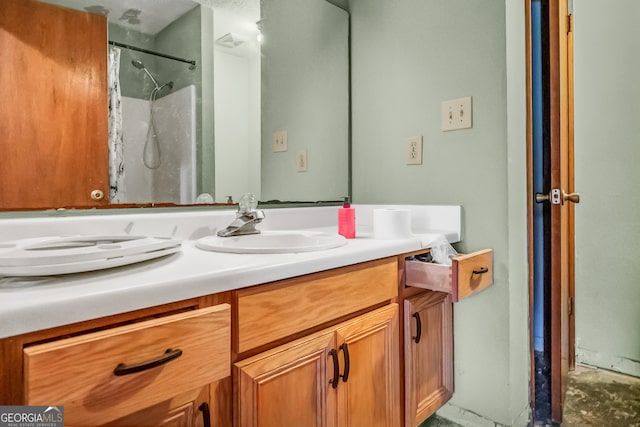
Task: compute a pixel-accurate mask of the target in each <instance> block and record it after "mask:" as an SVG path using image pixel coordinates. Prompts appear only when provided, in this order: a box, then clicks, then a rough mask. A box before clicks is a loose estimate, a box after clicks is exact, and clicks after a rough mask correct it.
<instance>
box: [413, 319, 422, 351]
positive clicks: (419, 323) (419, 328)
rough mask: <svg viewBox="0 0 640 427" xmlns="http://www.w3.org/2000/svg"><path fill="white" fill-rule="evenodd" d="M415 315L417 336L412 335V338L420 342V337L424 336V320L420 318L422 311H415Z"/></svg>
mask: <svg viewBox="0 0 640 427" xmlns="http://www.w3.org/2000/svg"><path fill="white" fill-rule="evenodd" d="M413 317H415V318H416V336H415V337H411V339H413V340H414V341H415V342H416V344H418V343H419V342H420V338H422V320H420V313H418V312H415V313H413Z"/></svg>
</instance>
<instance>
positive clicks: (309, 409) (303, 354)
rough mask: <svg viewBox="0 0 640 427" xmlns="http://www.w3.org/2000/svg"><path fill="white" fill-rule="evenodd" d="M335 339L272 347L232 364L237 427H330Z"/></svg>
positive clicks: (322, 337)
mask: <svg viewBox="0 0 640 427" xmlns="http://www.w3.org/2000/svg"><path fill="white" fill-rule="evenodd" d="M332 349H335V334H334V333H328V334H323V335H320V336H314V337H311V338H309V339H308V340H306V341H304V340H303V342H302V343H300V341H296V342H294V343H291V344H288V345H284V346H281V347H278V348H277V349H275V350H273V351H268V352H265V353H261V354H259V355H257V356H255V357H252V358H249V359H246V360H243V361H241V362H238V363H236V365H235V378H236V380H235V381H236V390H235V396H236V405H235V410H236V413H235V414H234V416H235V417H236V422H235V423H234V424H235V425H237V426H240V427H249V426H255V427H282V426H309V427H312V426H317V427H332V426H335V425H336V416H335V414H336V393H335V390H334V389H333V388H332V386H331V384H330V381H331V380H332V379H333V372H334V364H333V363H334V360H335V359H334V357H333V356H331V355H330V351H331V350H332Z"/></svg>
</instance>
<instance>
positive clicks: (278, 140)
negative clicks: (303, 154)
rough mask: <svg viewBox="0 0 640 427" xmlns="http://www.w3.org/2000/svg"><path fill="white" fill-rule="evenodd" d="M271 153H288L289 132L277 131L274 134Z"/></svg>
mask: <svg viewBox="0 0 640 427" xmlns="http://www.w3.org/2000/svg"><path fill="white" fill-rule="evenodd" d="M271 151H273V152H274V153H279V152H281V151H287V131H286V130H277V131H275V132H274V133H273V139H272V141H271Z"/></svg>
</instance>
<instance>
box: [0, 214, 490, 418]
mask: <svg viewBox="0 0 640 427" xmlns="http://www.w3.org/2000/svg"><path fill="white" fill-rule="evenodd" d="M456 208H458V212H459V207H456ZM314 209H318V211H317V212H316V213H314V214H312V215H311V216H313V218H307V219H306V220H307V221H309V222H308V223H306V224H302V223H298V224H297V225H299V226H300V228H305V227H306V228H310V226H311V225H313V226H315V227H316V228H318V227H319V228H321V227H333V226H334V225H332V222H333V223H335V208H314ZM367 209H368V208H365V207H361V209H360V212H361V216H360V218H361V219H360V221H362V223H361V224H359V225H360V229H362V230H366V229H367V224H366V221H367V215H368V214H367ZM296 211H298V212H296ZM307 212H310V211H309V210H305V213H307ZM414 213H415V215H416V216H417V217H420V216H421V215H425V213H424V212H421V211H420V209H417V210H416V211H415V212H414ZM296 214H299V210H295V209H288V210H287V209H284V210H279V212H278V213H277V214H276V213H274V215H273V216H272V218H271V219H272V222H271V223H268V222H266V223H265V228H272V229H277V228H278V224H280V223H288V224H291V221H289V219H290V218H287V216H288V215H290V216H291V217H294V216H295V215H296ZM228 215H229V214H228V213H224V214H220V215H219V216H220V218H214V219H212V218H211V217H210V216H207V215H204V214H203V215H202V218H200V217H199V216H198V215H192V216H190V217H189V218H187V220H186V222H185V223H189V224H191V225H190V228H189V231H188V233H187V232H185V233H186V234H185V236H180V233H181V231H178V232H177V233H175V230H176V228H177V229H178V230H180V227H181V225H180V224H178V225H176V224H175V223H172V224H173V227H174V228H173V230H174V237H175V236H176V234H177V237H184V238H185V240H184V241H183V250H182V252H181V253H180V254H174V255H170V256H168V257H166V259H159V260H155V261H147V262H145V263H143V264H138V265H136V266H130V267H120V268H118V269H113V270H110V271H105V272H101V273H83V274H76V275H71V276H69V277H64V278H55V279H53V280H52V281H49V282H47V281H46V280H45V281H44V282H42V283H38V284H35V285H33V286H30V287H25V288H20V287H18V286H17V285H16V287H14V288H8V287H6V286H5V287H4V288H0V293H2V294H4V296H7V297H10V298H3V301H5V302H3V303H1V306H0V308H1V310H0V317H2V319H0V320H2V321H3V323H2V324H3V329H2V331H1V332H2V337H3V338H2V339H0V353H1V354H2V361H3V363H2V367H1V368H0V384H2V385H3V386H2V389H1V390H0V403H1V404H3V405H9V404H15V405H18V404H28V405H59V406H64V412H65V425H74V426H98V425H110V426H142V425H153V426H160V425H162V426H232V425H233V426H254V425H256V426H257V425H266V426H281V425H291V423H290V422H291V420H295V422H296V424H297V425H304V426H311V425H317V426H323V425H342V426H349V425H354V422H356V420H357V423H356V424H357V425H379V426H389V427H392V426H393V427H395V426H400V425H405V426H415V425H417V424H419V423H420V422H421V421H422V420H424V419H425V418H426V417H428V416H429V415H431V414H432V413H433V412H435V411H436V410H437V409H438V408H439V407H440V406H442V405H443V404H444V403H445V402H446V401H447V400H449V399H450V398H451V396H452V394H453V329H452V326H453V325H452V320H453V319H452V314H453V301H454V300H458V299H462V298H464V297H467V296H470V295H473V294H474V293H476V292H478V291H480V290H482V289H484V288H485V287H487V286H489V285H490V284H491V283H492V281H493V279H492V254H491V251H486V250H485V251H480V252H478V253H474V254H469V255H461V256H460V257H458V258H457V260H455V261H454V263H453V265H452V266H451V267H443V268H442V269H441V270H443V271H440V270H438V273H433V272H431V269H432V268H433V267H434V266H433V265H427V264H425V263H422V262H420V261H417V260H416V259H415V255H420V254H424V253H426V252H428V251H429V248H428V245H427V244H425V241H426V240H428V239H429V238H430V237H425V236H427V234H425V231H427V230H426V229H425V228H424V227H427V226H429V227H430V228H429V230H436V229H438V230H439V231H442V230H449V232H451V229H449V228H447V227H446V226H445V227H440V228H438V227H437V226H436V225H435V224H437V221H435V220H433V218H432V219H431V220H429V221H426V222H425V223H424V224H419V223H416V221H414V226H415V228H417V229H418V230H419V231H421V232H422V237H416V238H412V239H402V240H386V241H383V240H377V239H372V238H370V237H369V236H368V234H367V232H366V231H364V232H362V233H361V234H360V237H358V238H357V239H354V240H350V241H349V242H348V244H347V245H345V246H343V247H340V248H335V249H330V250H326V251H318V252H313V253H297V254H269V255H247V254H222V253H212V252H205V251H201V250H199V249H197V248H196V247H195V245H194V243H193V239H194V238H195V237H198V236H201V235H203V233H210V232H211V231H212V229H215V228H217V227H219V226H220V225H221V224H225V223H228ZM268 217H269V215H268ZM447 218H449V219H446V220H445V222H446V221H448V220H450V216H449V215H448V214H447ZM174 219H175V218H174ZM172 220H173V219H172ZM94 221H95V220H94ZM110 221H111V223H110ZM128 221H129V218H120V219H112V218H110V219H108V220H107V219H106V218H104V219H103V222H102V226H103V227H106V228H107V229H109V230H110V231H112V232H115V231H116V230H117V229H119V228H121V227H122V226H123V225H125V226H127V224H129V223H128ZM149 221H151V223H149ZM149 221H146V219H143V220H142V221H135V224H134V225H133V228H136V227H138V226H140V227H154V226H158V225H159V224H160V222H158V223H157V224H155V225H154V224H152V223H153V221H160V220H159V219H158V218H154V219H153V220H152V219H149ZM200 221H205V222H203V223H202V224H204V223H206V224H209V228H207V227H206V226H201V225H202V224H200ZM44 222H46V221H44V220H43V225H42V226H43V227H44V226H45V225H44ZM454 222H455V220H454ZM63 223H64V221H60V224H58V225H59V228H58V229H59V230H60V232H64V231H65V230H64V228H65V225H64V224H63ZM77 223H78V222H77V221H76V224H77ZM140 224H145V225H144V226H143V225H140ZM212 224H213V225H212ZM69 226H70V225H69ZM76 227H77V225H76ZM421 227H422V229H421V230H420V228H421ZM29 228H30V229H31V230H33V231H32V232H33V233H37V230H38V225H37V224H33V223H32V224H31V226H30V227H29ZM80 228H82V226H81V227H80ZM203 228H207V230H203ZM129 229H131V227H129ZM130 231H131V230H130ZM156 232H157V230H156ZM16 233H17V232H16ZM453 233H454V234H455V233H458V235H457V236H458V237H457V240H459V233H460V228H459V218H458V228H457V230H453ZM445 234H446V233H445ZM187 237H189V238H187ZM450 240H453V241H456V237H455V236H453V237H450ZM438 267H442V266H436V268H438ZM5 279H6V278H5ZM123 282H125V283H123ZM30 297H31V298H30ZM12 298H13V299H12ZM18 298H20V299H19V301H20V302H18ZM9 300H12V301H13V302H14V303H13V308H10V307H9V305H10V304H11V302H9V303H7V302H6V301H9ZM28 300H30V301H28ZM30 304H31V305H30ZM37 309H40V310H41V311H40V312H38V311H37ZM57 310H62V311H61V312H60V313H58V312H57ZM8 316H11V317H12V319H14V320H17V321H16V322H14V323H11V322H5V321H6V320H7V319H8ZM283 417H285V418H283ZM258 420H259V423H258Z"/></svg>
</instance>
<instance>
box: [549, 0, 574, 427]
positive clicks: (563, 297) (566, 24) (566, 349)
mask: <svg viewBox="0 0 640 427" xmlns="http://www.w3.org/2000/svg"><path fill="white" fill-rule="evenodd" d="M570 24H571V17H570V16H569V11H568V3H567V0H550V1H549V85H550V86H549V93H550V99H549V104H550V158H551V187H552V189H556V191H559V195H558V199H559V202H560V203H552V204H551V417H552V419H553V420H554V421H556V422H561V421H562V408H563V404H564V396H565V391H566V379H567V373H568V370H569V367H570V363H571V362H572V361H573V357H572V356H571V355H572V354H573V353H574V342H573V336H574V333H573V331H572V325H573V321H572V320H571V318H572V316H573V307H572V306H573V296H572V292H573V288H574V284H573V280H574V235H573V230H574V227H573V203H577V202H579V196H578V195H575V194H571V193H572V192H573V190H574V188H573V185H574V183H573V141H572V138H573V116H572V113H571V112H572V110H573V109H572V104H573V99H572V95H573V91H572V86H573V81H572V75H573V73H572V70H571V66H570V64H572V63H573V59H572V58H573V45H572V36H571V28H570ZM551 199H552V200H553V197H552V198H551Z"/></svg>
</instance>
